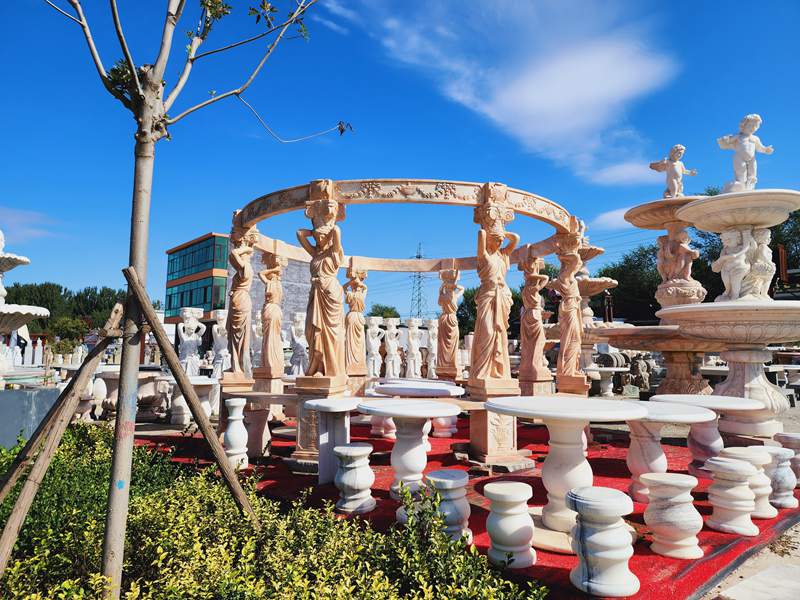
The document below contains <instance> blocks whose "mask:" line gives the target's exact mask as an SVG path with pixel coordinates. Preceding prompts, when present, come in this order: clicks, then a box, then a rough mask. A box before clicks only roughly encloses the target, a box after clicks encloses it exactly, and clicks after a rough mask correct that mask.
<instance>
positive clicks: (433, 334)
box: [425, 319, 439, 379]
mask: <svg viewBox="0 0 800 600" xmlns="http://www.w3.org/2000/svg"><path fill="white" fill-rule="evenodd" d="M425 324H426V325H427V326H428V360H427V363H428V379H436V363H437V362H438V359H437V358H436V355H437V354H438V353H439V321H437V320H436V319H428V321H427V322H426V323H425Z"/></svg>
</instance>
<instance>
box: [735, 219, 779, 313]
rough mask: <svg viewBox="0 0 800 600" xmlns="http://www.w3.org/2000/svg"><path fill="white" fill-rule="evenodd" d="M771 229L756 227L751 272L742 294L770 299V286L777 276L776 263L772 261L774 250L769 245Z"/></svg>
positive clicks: (749, 258)
mask: <svg viewBox="0 0 800 600" xmlns="http://www.w3.org/2000/svg"><path fill="white" fill-rule="evenodd" d="M770 237H771V234H770V231H769V229H754V230H753V242H754V243H755V247H753V245H751V252H750V254H749V256H748V260H749V262H750V272H749V273H747V275H745V277H744V280H743V281H742V296H749V297H754V298H758V299H761V300H769V286H770V284H771V283H772V278H773V277H774V276H775V263H774V262H772V250H771V249H770V247H769V241H770Z"/></svg>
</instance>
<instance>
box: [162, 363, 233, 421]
mask: <svg viewBox="0 0 800 600" xmlns="http://www.w3.org/2000/svg"><path fill="white" fill-rule="evenodd" d="M155 381H156V382H161V381H163V382H166V383H169V384H170V385H171V386H173V387H172V401H171V403H170V409H169V415H170V417H169V422H170V424H172V425H183V426H186V425H188V424H189V423H191V422H192V421H193V420H194V417H192V413H191V411H190V410H189V405H188V404H187V402H186V398H184V397H183V392H181V388H180V387H179V386H178V382H177V381H176V380H175V378H174V377H173V376H172V375H161V376H159V377H157V378H156V380H155ZM189 383H191V384H192V387H193V388H194V391H195V393H196V394H197V398H198V400H200V406H202V407H203V412H204V413H206V416H207V417H209V418H211V412H212V406H211V395H212V394H213V392H214V387H215V386H218V385H219V381H218V380H217V378H216V377H206V376H205V375H189Z"/></svg>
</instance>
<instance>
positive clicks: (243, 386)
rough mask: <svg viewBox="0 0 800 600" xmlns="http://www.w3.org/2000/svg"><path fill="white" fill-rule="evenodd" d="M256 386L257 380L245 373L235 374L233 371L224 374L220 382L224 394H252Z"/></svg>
mask: <svg viewBox="0 0 800 600" xmlns="http://www.w3.org/2000/svg"><path fill="white" fill-rule="evenodd" d="M254 384H255V380H254V379H253V378H252V377H247V376H246V375H245V374H244V373H233V372H232V371H226V372H225V373H223V375H222V381H221V382H220V386H221V387H222V393H223V394H236V393H238V392H251V391H253V385H254Z"/></svg>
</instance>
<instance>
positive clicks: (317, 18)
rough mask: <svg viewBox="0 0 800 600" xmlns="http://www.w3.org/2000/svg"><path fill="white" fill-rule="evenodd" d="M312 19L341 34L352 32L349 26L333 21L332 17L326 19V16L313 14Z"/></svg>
mask: <svg viewBox="0 0 800 600" xmlns="http://www.w3.org/2000/svg"><path fill="white" fill-rule="evenodd" d="M311 20H312V21H316V22H317V23H319V24H320V25H322V26H324V27H327V28H328V29H330V30H331V31H334V32H336V33H338V34H340V35H347V34H348V33H350V30H349V29H347V27H342V26H341V25H339V24H338V23H335V22H334V21H331V20H330V19H326V18H325V17H320V16H319V15H311Z"/></svg>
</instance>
